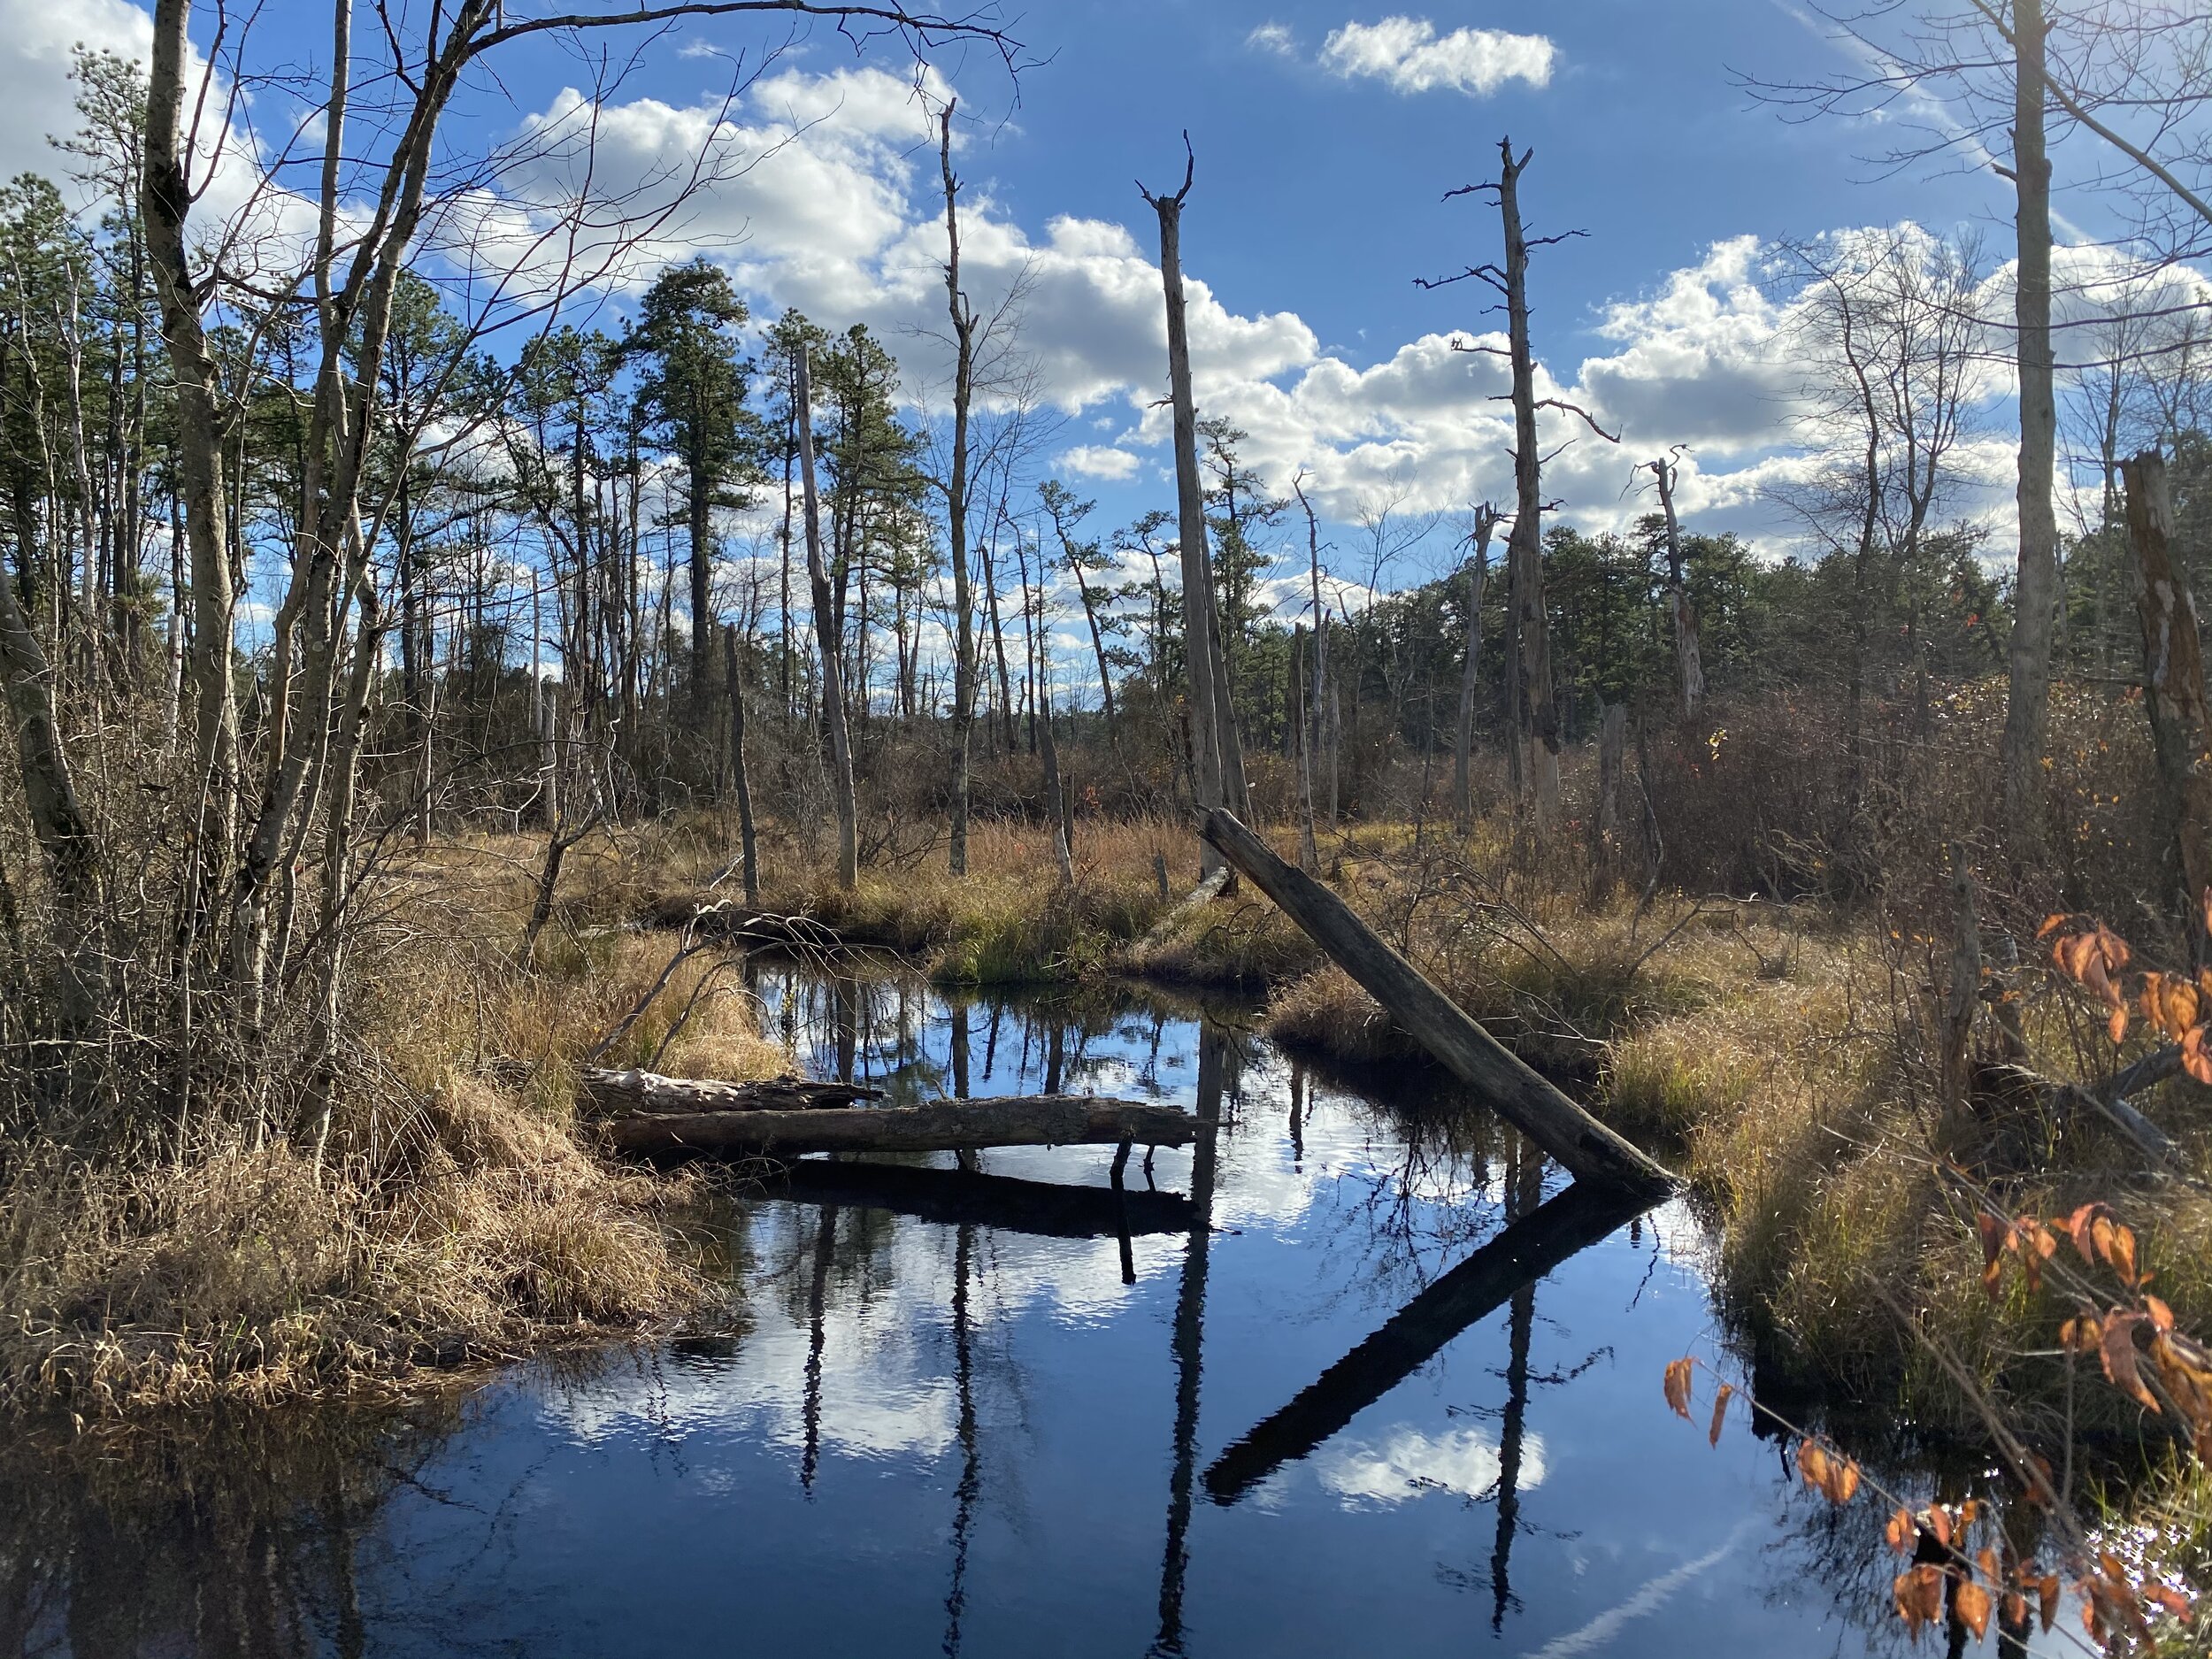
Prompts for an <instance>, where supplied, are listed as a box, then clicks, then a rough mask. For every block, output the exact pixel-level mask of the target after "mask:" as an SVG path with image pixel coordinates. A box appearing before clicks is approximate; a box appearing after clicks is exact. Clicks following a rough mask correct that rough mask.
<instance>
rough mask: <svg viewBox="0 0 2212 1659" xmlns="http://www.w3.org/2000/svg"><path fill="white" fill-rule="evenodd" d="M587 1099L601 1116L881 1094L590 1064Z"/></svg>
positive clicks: (585, 1074)
mask: <svg viewBox="0 0 2212 1659" xmlns="http://www.w3.org/2000/svg"><path fill="white" fill-rule="evenodd" d="M576 1081H577V1086H578V1087H579V1088H580V1090H581V1092H582V1094H583V1097H584V1104H585V1105H586V1106H587V1107H588V1109H589V1110H592V1111H593V1112H595V1113H598V1114H600V1115H601V1116H605V1117H612V1116H618V1115H623V1114H626V1113H630V1112H652V1113H660V1114H666V1113H672V1112H678V1113H685V1114H698V1113H705V1112H761V1111H830V1110H837V1109H839V1108H841V1107H848V1106H850V1105H852V1104H853V1103H854V1102H856V1101H864V1100H881V1099H882V1098H883V1091H882V1090H881V1089H879V1088H871V1087H869V1086H868V1085H866V1084H865V1083H835V1082H827V1083H823V1082H813V1081H810V1080H809V1079H805V1078H797V1077H779V1078H771V1079H767V1080H766V1081H765V1082H760V1083H718V1082H715V1081H712V1080H711V1079H704V1078H689V1077H663V1076H661V1075H660V1073H658V1072H657V1071H606V1070H603V1069H602V1068H600V1067H597V1066H586V1067H585V1068H584V1069H583V1071H581V1072H580V1073H579V1074H578V1076H577V1079H576Z"/></svg>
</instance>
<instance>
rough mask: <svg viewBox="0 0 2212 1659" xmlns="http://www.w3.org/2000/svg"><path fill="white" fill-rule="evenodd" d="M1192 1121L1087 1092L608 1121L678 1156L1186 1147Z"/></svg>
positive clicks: (1194, 1126) (636, 1140)
mask: <svg viewBox="0 0 2212 1659" xmlns="http://www.w3.org/2000/svg"><path fill="white" fill-rule="evenodd" d="M1202 1121H1203V1120H1202V1119H1200V1118H1194V1117H1192V1116H1191V1115H1190V1114H1188V1113H1187V1112H1185V1111H1182V1110H1179V1109H1178V1108H1176V1107H1172V1106H1149V1105H1141V1104H1139V1103H1137V1102H1133V1101H1118V1100H1106V1099H1102V1098H1100V1097H1097V1096H1094V1095H1090V1094H1040V1095H1032V1096H1027V1097H1016V1098H1012V1099H999V1100H977V1101H943V1102H937V1103H936V1104H933V1105H929V1106H892V1107H873V1108H868V1109H865V1110H852V1109H850V1108H837V1107H831V1108H828V1109H826V1110H818V1111H714V1112H698V1113H674V1112H670V1113H661V1112H636V1113H632V1114H629V1115H626V1116H624V1117H618V1118H610V1119H609V1120H608V1122H607V1124H606V1125H605V1131H604V1133H605V1134H606V1137H607V1140H608V1141H610V1142H611V1144H612V1145H613V1146H614V1147H615V1148H618V1150H621V1151H624V1152H632V1153H640V1154H643V1155H646V1156H661V1157H670V1156H677V1157H680V1156H686V1155H688V1154H698V1153H717V1152H752V1153H763V1154H766V1155H768V1156H774V1157H795V1156H800V1155H801V1154H803V1153H808V1152H949V1151H956V1150H958V1149H960V1148H983V1147H1024V1146H1056V1147H1074V1146H1112V1145H1114V1144H1116V1143H1117V1142H1119V1141H1133V1142H1134V1143H1136V1144H1137V1145H1140V1146H1163V1147H1174V1146H1187V1145H1188V1144H1189V1143H1190V1141H1191V1140H1192V1138H1193V1137H1194V1136H1195V1135H1196V1134H1197V1133H1199V1129H1200V1125H1201V1123H1202Z"/></svg>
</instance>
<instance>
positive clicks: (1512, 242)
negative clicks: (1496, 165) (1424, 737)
mask: <svg viewBox="0 0 2212 1659" xmlns="http://www.w3.org/2000/svg"><path fill="white" fill-rule="evenodd" d="M1498 156H1499V160H1500V171H1499V174H1498V211H1499V216H1500V217H1501V218H1502V219H1503V220H1504V223H1505V290H1506V292H1505V303H1506V322H1507V330H1508V337H1509V341H1510V343H1511V355H1512V362H1513V483H1514V500H1515V511H1514V515H1513V534H1512V536H1511V537H1510V539H1509V541H1508V542H1507V544H1506V547H1507V555H1506V556H1507V560H1508V564H1509V575H1510V579H1511V580H1510V587H1511V588H1512V594H1513V614H1514V623H1515V629H1516V632H1517V634H1518V635H1519V643H1520V657H1519V661H1518V663H1517V664H1516V665H1515V672H1517V675H1518V677H1519V684H1518V695H1517V697H1516V699H1515V702H1516V704H1517V709H1518V710H1519V713H1520V726H1519V733H1518V735H1519V739H1520V742H1521V745H1522V748H1523V749H1524V750H1525V754H1526V756H1527V761H1526V766H1527V770H1526V772H1525V779H1526V784H1527V787H1528V791H1529V794H1530V795H1531V797H1532V803H1533V805H1534V809H1535V819H1536V825H1537V827H1538V828H1540V829H1548V828H1549V827H1550V826H1552V825H1553V824H1554V823H1555V822H1557V820H1558V818H1559V707H1558V703H1557V700H1556V698H1555V695H1554V692H1553V687H1552V677H1551V628H1550V625H1549V621H1548V618H1547V615H1546V612H1545V610H1544V526H1543V512H1544V497H1543V480H1542V460H1543V457H1542V456H1541V455H1540V452H1539V451H1538V449H1537V448H1536V364H1535V358H1534V357H1533V355H1532V352H1531V351H1530V349H1529V339H1528V242H1527V240H1526V238H1525V236H1524V235H1523V234H1522V231H1521V200H1520V182H1521V170H1522V169H1523V168H1525V167H1526V166H1527V165H1528V160H1529V155H1528V152H1527V151H1523V152H1522V155H1521V158H1520V159H1519V160H1518V161H1516V160H1515V159H1514V158H1513V141H1512V140H1511V139H1509V138H1508V139H1502V140H1501V141H1500V142H1499V144H1498Z"/></svg>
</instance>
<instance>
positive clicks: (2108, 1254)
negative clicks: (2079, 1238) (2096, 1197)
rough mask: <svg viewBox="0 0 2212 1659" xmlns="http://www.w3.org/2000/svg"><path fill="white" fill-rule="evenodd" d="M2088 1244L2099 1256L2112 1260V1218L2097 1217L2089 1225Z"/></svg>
mask: <svg viewBox="0 0 2212 1659" xmlns="http://www.w3.org/2000/svg"><path fill="white" fill-rule="evenodd" d="M2089 1242H2090V1243H2091V1244H2093V1245H2094V1246H2095V1247H2096V1251H2097V1254H2098V1255H2099V1256H2102V1257H2104V1259H2105V1260H2106V1261H2108V1262H2109V1261H2110V1260H2111V1259H2112V1217H2109V1216H2099V1217H2097V1218H2096V1219H2095V1220H2093V1221H2092V1222H2091V1223H2090V1224H2089Z"/></svg>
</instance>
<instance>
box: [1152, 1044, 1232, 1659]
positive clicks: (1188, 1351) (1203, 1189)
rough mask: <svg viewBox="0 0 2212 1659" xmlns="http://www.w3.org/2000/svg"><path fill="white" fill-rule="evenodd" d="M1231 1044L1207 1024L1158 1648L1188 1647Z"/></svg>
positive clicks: (1181, 1301)
mask: <svg viewBox="0 0 2212 1659" xmlns="http://www.w3.org/2000/svg"><path fill="white" fill-rule="evenodd" d="M1227 1049H1228V1043H1227V1041H1226V1040H1225V1038H1224V1037H1223V1035H1222V1033H1220V1032H1219V1031H1217V1030H1216V1029H1215V1028H1214V1027H1212V1026H1210V1025H1201V1026H1200V1027H1199V1034H1198V1116H1199V1118H1201V1120H1202V1122H1203V1124H1204V1125H1205V1126H1204V1127H1203V1128H1202V1129H1201V1130H1200V1131H1199V1132H1198V1140H1197V1141H1196V1143H1195V1144H1194V1147H1193V1149H1192V1156H1191V1176H1190V1187H1191V1209H1192V1211H1193V1215H1192V1222H1191V1234H1190V1246H1189V1248H1188V1249H1187V1250H1186V1251H1185V1253H1184V1256H1183V1284H1182V1288H1181V1290H1180V1291H1179V1293H1178V1294H1177V1296H1176V1299H1175V1334H1174V1338H1173V1340H1172V1341H1171V1344H1170V1347H1171V1351H1172V1352H1173V1354H1174V1356H1175V1455H1174V1462H1173V1463H1172V1465H1171V1471H1170V1473H1169V1476H1168V1492H1167V1542H1166V1547H1165V1548H1164V1551H1163V1553H1162V1555H1161V1560H1160V1633H1159V1635H1158V1636H1157V1637H1156V1638H1155V1639H1154V1640H1153V1643H1152V1649H1151V1651H1152V1652H1153V1654H1155V1655H1179V1654H1180V1653H1181V1652H1182V1651H1183V1580H1184V1577H1185V1574H1186V1572H1187V1570H1188V1568H1189V1566H1190V1512H1191V1492H1192V1488H1193V1486H1194V1484H1195V1477H1196V1474H1197V1463H1198V1381H1199V1365H1200V1360H1201V1348H1202V1339H1203V1336H1204V1332H1205V1319H1206V1269H1207V1261H1208V1250H1209V1248H1210V1245H1211V1244H1212V1241H1213V1207H1214V1168H1215V1156H1216V1152H1217V1147H1216V1145H1215V1142H1216V1139H1217V1135H1218V1133H1219V1130H1218V1128H1217V1125H1218V1123H1219V1121H1220V1118H1221V1101H1222V1078H1223V1072H1224V1071H1225V1059H1226V1055H1227Z"/></svg>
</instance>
